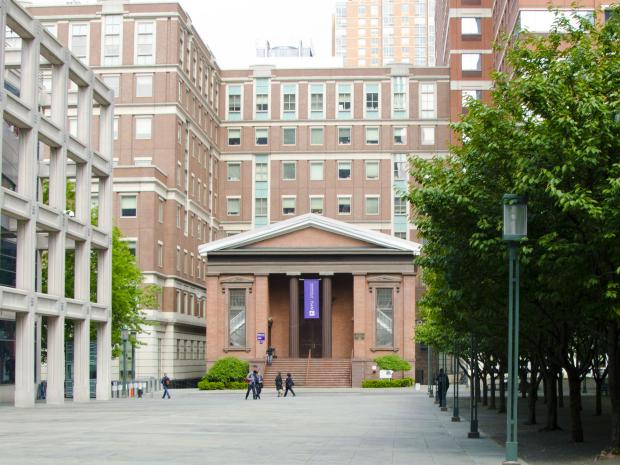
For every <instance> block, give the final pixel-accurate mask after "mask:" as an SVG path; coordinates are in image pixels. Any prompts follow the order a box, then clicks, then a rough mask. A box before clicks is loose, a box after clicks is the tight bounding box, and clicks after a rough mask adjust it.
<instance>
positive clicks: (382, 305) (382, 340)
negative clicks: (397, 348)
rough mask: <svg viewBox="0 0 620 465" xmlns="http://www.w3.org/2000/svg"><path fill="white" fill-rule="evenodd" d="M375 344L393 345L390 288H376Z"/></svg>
mask: <svg viewBox="0 0 620 465" xmlns="http://www.w3.org/2000/svg"><path fill="white" fill-rule="evenodd" d="M375 294H376V296H377V297H376V306H377V308H376V321H375V329H376V341H375V343H376V345H377V347H392V346H393V345H394V302H393V290H392V289H391V288H387V289H386V288H377V289H376V292H375Z"/></svg>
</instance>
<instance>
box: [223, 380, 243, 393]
mask: <svg viewBox="0 0 620 465" xmlns="http://www.w3.org/2000/svg"><path fill="white" fill-rule="evenodd" d="M225 386H226V389H242V390H244V391H245V390H246V389H247V387H248V385H247V383H246V382H245V381H230V382H228V383H226V384H225Z"/></svg>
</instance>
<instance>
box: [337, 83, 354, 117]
mask: <svg viewBox="0 0 620 465" xmlns="http://www.w3.org/2000/svg"><path fill="white" fill-rule="evenodd" d="M341 85H342V86H347V85H348V86H349V89H351V91H350V92H349V96H350V101H349V109H348V110H341V109H340V94H345V93H346V92H340V86H341ZM354 94H355V86H354V85H353V83H352V82H340V83H338V84H336V96H335V100H336V107H335V108H336V115H338V113H340V112H341V111H346V112H349V113H351V115H353V114H354V113H353V112H354V106H355V95H354Z"/></svg>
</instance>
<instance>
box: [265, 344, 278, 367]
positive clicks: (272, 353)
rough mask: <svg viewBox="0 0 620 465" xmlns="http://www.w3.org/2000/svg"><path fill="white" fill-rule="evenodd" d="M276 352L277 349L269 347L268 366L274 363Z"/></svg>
mask: <svg viewBox="0 0 620 465" xmlns="http://www.w3.org/2000/svg"><path fill="white" fill-rule="evenodd" d="M275 352H276V349H274V348H273V347H269V348H268V349H267V365H271V364H272V363H273V356H274V354H275Z"/></svg>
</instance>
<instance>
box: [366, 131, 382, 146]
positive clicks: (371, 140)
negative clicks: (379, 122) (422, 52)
mask: <svg viewBox="0 0 620 465" xmlns="http://www.w3.org/2000/svg"><path fill="white" fill-rule="evenodd" d="M366 143H367V144H378V143H379V128H378V127H371V128H369V127H367V128H366Z"/></svg>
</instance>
